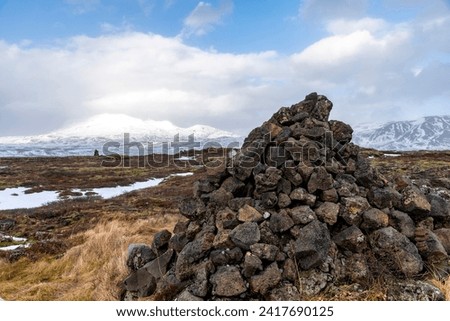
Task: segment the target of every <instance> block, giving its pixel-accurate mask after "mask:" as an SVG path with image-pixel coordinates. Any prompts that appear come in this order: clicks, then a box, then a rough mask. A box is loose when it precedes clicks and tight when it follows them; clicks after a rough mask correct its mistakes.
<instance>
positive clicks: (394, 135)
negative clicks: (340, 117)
mask: <svg viewBox="0 0 450 321" xmlns="http://www.w3.org/2000/svg"><path fill="white" fill-rule="evenodd" d="M353 130H354V133H353V142H354V143H355V144H357V145H360V146H362V147H368V148H375V149H379V150H397V151H409V150H450V115H445V116H427V117H423V118H420V119H417V120H410V121H394V122H389V123H386V124H382V125H376V126H370V125H369V126H367V125H359V126H354V127H353Z"/></svg>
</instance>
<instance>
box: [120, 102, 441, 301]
mask: <svg viewBox="0 0 450 321" xmlns="http://www.w3.org/2000/svg"><path fill="white" fill-rule="evenodd" d="M331 108H332V103H331V101H329V100H328V99H327V98H326V97H325V96H322V95H317V94H316V93H312V94H309V95H308V96H306V98H305V100H304V101H302V102H300V103H298V104H295V105H293V106H291V107H289V108H288V107H283V108H281V109H280V110H279V111H278V112H276V113H275V114H274V115H273V116H272V118H270V119H269V120H268V121H266V122H265V123H264V124H263V125H262V126H261V127H258V128H256V129H254V130H253V131H252V132H251V133H250V134H249V136H248V137H247V138H246V139H245V141H244V144H243V146H242V149H241V150H240V152H238V153H237V155H235V156H234V157H233V158H232V159H229V160H228V161H227V162H223V161H222V162H221V161H220V160H214V161H211V162H210V163H207V164H206V167H207V171H208V176H207V178H205V179H202V180H200V181H198V182H196V183H195V186H194V197H193V198H190V199H187V200H185V201H184V202H182V204H181V206H180V212H181V214H182V215H183V216H185V217H186V218H187V220H185V221H182V222H179V223H178V224H177V225H176V226H175V228H174V230H173V233H171V232H169V231H167V230H164V231H161V232H159V233H157V234H156V235H155V237H154V240H153V243H152V244H151V246H147V245H144V244H132V245H130V247H129V253H128V262H127V264H128V267H129V269H130V275H129V276H128V277H127V278H126V280H125V281H124V282H123V289H124V291H123V297H122V298H123V299H126V300H130V299H136V298H139V297H146V296H152V298H153V299H156V300H173V299H175V300H299V299H300V300H301V299H305V298H309V297H311V296H314V295H317V294H319V293H320V292H321V291H324V290H326V289H329V288H330V287H332V286H338V285H340V284H358V285H359V286H362V287H363V286H364V284H370V282H371V281H373V280H377V278H380V277H383V278H385V277H387V276H390V277H392V278H394V279H396V280H398V282H399V284H403V283H402V282H404V281H405V280H414V279H415V280H419V279H420V278H421V276H423V275H424V274H425V273H427V271H430V270H431V269H432V270H433V271H434V272H436V273H438V274H439V275H442V276H445V275H446V273H448V270H449V257H448V253H449V251H450V229H448V226H449V225H450V224H449V221H450V220H449V217H450V206H449V202H448V200H445V199H443V198H441V197H440V196H439V195H434V196H433V197H431V198H430V197H427V195H425V194H424V193H423V192H422V191H421V190H420V189H419V188H418V187H417V186H415V185H413V184H412V182H411V181H410V180H409V179H408V178H406V177H398V178H397V179H396V180H395V181H392V182H388V181H386V180H385V179H384V178H383V177H382V176H381V175H380V174H379V173H378V172H377V171H376V169H374V168H372V167H371V166H370V165H369V163H368V161H367V160H366V159H365V158H364V157H363V156H362V155H360V154H359V148H358V146H355V145H353V144H352V143H351V142H350V141H351V139H352V129H351V127H350V126H349V125H347V124H345V123H343V122H340V121H328V116H329V113H330V111H331ZM417 282H419V283H412V285H411V283H408V284H407V285H405V289H406V288H409V290H410V291H411V292H417V291H419V292H420V293H422V296H421V297H420V299H431V300H433V299H442V294H441V293H439V291H438V290H437V289H436V288H434V287H433V286H431V285H426V283H424V282H422V281H417ZM405 284H406V283H405ZM420 284H422V285H420ZM424 284H425V285H424ZM420 286H421V288H420V289H419V290H417V289H415V287H420ZM405 291H406V290H405ZM399 292H402V291H401V290H400V291H399ZM394 298H395V297H394ZM414 298H416V297H414Z"/></svg>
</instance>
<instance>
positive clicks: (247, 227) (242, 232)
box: [230, 222, 261, 250]
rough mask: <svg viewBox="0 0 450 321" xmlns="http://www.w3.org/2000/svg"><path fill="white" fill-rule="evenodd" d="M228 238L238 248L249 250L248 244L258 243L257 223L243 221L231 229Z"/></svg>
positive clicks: (259, 237) (259, 236) (259, 235)
mask: <svg viewBox="0 0 450 321" xmlns="http://www.w3.org/2000/svg"><path fill="white" fill-rule="evenodd" d="M230 238H231V240H232V241H233V243H234V244H236V245H237V246H239V247H240V248H242V249H244V250H249V249H250V245H252V244H255V243H258V242H259V240H260V239H261V234H260V231H259V227H258V224H257V223H255V222H244V223H242V224H241V225H239V226H237V227H235V228H234V229H233V230H232V231H231V233H230Z"/></svg>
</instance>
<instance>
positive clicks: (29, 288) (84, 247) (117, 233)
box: [0, 215, 179, 301]
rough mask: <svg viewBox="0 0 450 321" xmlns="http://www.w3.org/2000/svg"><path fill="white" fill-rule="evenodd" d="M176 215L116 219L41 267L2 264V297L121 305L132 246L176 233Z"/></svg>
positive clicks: (80, 237)
mask: <svg viewBox="0 0 450 321" xmlns="http://www.w3.org/2000/svg"><path fill="white" fill-rule="evenodd" d="M178 219H179V216H176V215H165V216H159V217H150V218H147V219H140V220H138V221H131V220H128V221H127V220H121V219H115V220H112V221H104V222H100V223H98V224H97V225H96V226H95V227H94V228H93V229H91V230H88V231H86V232H82V233H80V234H77V235H74V236H73V237H72V238H71V240H70V241H73V242H77V243H78V244H77V245H75V246H73V247H72V248H70V249H69V250H68V251H67V252H66V253H65V254H64V255H63V256H62V257H60V258H58V259H55V258H54V257H44V258H41V259H39V260H38V261H36V262H30V261H29V260H28V259H21V260H19V261H17V262H14V263H8V262H0V284H1V286H0V297H2V298H3V299H6V300H40V301H46V300H70V301H73V300H117V299H118V286H117V285H118V283H119V282H120V281H122V280H123V279H124V277H125V276H126V274H127V269H126V266H125V260H126V254H127V247H128V245H129V244H131V243H147V244H148V243H150V242H151V240H152V236H153V234H154V233H156V232H158V231H160V230H161V229H164V228H166V229H168V230H172V228H173V226H174V224H175V223H176V221H177V220H178Z"/></svg>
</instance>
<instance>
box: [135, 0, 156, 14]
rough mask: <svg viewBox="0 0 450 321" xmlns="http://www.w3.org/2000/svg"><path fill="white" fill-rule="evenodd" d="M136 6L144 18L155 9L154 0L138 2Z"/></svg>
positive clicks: (139, 0)
mask: <svg viewBox="0 0 450 321" xmlns="http://www.w3.org/2000/svg"><path fill="white" fill-rule="evenodd" d="M138 4H139V6H140V7H141V9H142V11H143V12H144V15H145V16H147V17H148V16H149V15H150V14H151V13H152V11H153V8H154V7H155V0H138Z"/></svg>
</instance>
